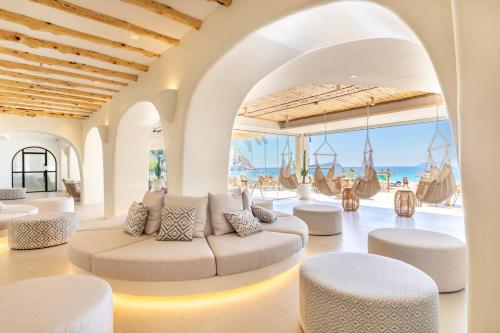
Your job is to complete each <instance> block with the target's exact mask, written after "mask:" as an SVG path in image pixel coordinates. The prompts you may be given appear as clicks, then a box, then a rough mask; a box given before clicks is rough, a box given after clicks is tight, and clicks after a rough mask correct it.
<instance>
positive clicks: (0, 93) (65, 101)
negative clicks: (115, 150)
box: [0, 91, 101, 109]
mask: <svg viewBox="0 0 500 333" xmlns="http://www.w3.org/2000/svg"><path fill="white" fill-rule="evenodd" d="M0 96H3V97H10V98H19V99H30V100H33V101H45V102H51V103H56V104H69V105H73V106H87V107H89V108H95V109H99V108H100V107H101V106H100V105H98V104H93V103H88V102H79V101H73V100H70V99H61V98H52V97H45V96H36V95H30V94H22V93H13V92H5V91H0Z"/></svg>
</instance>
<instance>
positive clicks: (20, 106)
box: [0, 97, 94, 114]
mask: <svg viewBox="0 0 500 333" xmlns="http://www.w3.org/2000/svg"><path fill="white" fill-rule="evenodd" d="M0 106H6V107H12V108H16V109H37V110H42V111H54V112H62V111H65V112H71V113H81V114H92V113H94V112H91V111H81V110H72V109H66V108H54V107H50V106H41V105H33V104H27V103H15V102H5V101H3V100H2V99H1V97H0Z"/></svg>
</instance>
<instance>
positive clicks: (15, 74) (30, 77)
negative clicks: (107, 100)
mask: <svg viewBox="0 0 500 333" xmlns="http://www.w3.org/2000/svg"><path fill="white" fill-rule="evenodd" d="M0 75H4V76H9V77H15V78H18V79H25V80H34V81H38V82H46V83H52V84H56V85H59V86H65V87H72V88H87V89H94V90H102V91H107V92H111V93H117V92H118V90H117V89H112V88H107V87H100V86H94V85H91V84H86V83H80V82H74V81H65V80H59V79H53V78H50V77H44V76H38V75H33V74H27V73H19V72H12V71H8V70H4V69H0Z"/></svg>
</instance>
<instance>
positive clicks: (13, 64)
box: [0, 60, 127, 86]
mask: <svg viewBox="0 0 500 333" xmlns="http://www.w3.org/2000/svg"><path fill="white" fill-rule="evenodd" d="M0 66H1V67H4V68H8V69H24V70H28V71H32V72H39V73H44V74H54V75H62V76H67V77H72V78H75V79H83V80H88V81H92V82H101V83H106V84H111V85H118V86H127V83H125V82H121V81H115V80H109V79H103V78H100V77H97V76H91V75H86V74H80V73H74V72H67V71H62V70H59V69H52V68H47V67H41V66H33V65H28V64H23V63H19V62H14V61H8V60H0Z"/></svg>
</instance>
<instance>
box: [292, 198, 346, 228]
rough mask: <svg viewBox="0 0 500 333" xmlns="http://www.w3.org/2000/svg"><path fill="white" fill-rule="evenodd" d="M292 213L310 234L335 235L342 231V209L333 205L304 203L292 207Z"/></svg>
mask: <svg viewBox="0 0 500 333" xmlns="http://www.w3.org/2000/svg"><path fill="white" fill-rule="evenodd" d="M293 215H294V216H297V217H298V218H300V219H301V220H303V221H304V222H305V223H306V224H307V227H308V228H309V234H310V235H325V236H326V235H336V234H340V233H341V232H342V210H341V209H340V208H339V207H336V206H333V205H318V204H306V205H297V206H295V207H293Z"/></svg>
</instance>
